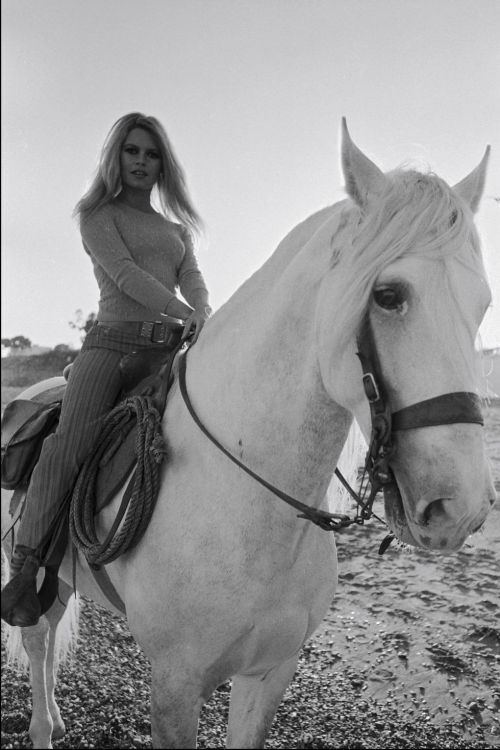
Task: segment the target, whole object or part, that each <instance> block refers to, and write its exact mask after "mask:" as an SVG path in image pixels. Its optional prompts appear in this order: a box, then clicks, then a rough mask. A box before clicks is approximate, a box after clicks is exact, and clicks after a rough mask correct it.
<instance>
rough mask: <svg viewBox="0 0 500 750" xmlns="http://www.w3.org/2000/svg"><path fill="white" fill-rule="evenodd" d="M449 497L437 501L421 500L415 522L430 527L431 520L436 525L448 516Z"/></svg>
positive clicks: (439, 498)
mask: <svg viewBox="0 0 500 750" xmlns="http://www.w3.org/2000/svg"><path fill="white" fill-rule="evenodd" d="M450 499H451V498H449V497H438V498H436V500H424V499H421V500H419V501H418V503H417V507H416V509H415V510H416V513H415V520H416V522H417V523H418V524H419V525H420V526H428V525H429V523H430V522H431V520H432V521H433V522H434V523H435V522H436V521H438V520H439V519H440V518H443V517H444V516H446V506H445V503H446V501H447V500H450Z"/></svg>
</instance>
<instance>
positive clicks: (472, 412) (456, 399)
mask: <svg viewBox="0 0 500 750" xmlns="http://www.w3.org/2000/svg"><path fill="white" fill-rule="evenodd" d="M357 346H358V352H357V354H358V357H359V359H360V362H361V367H362V369H363V387H364V391H365V395H366V398H367V399H368V403H369V405H370V415H371V427H372V429H371V437H370V444H369V447H368V451H367V454H366V461H365V466H364V475H367V477H368V479H369V482H370V494H369V496H368V500H366V501H365V500H364V498H359V499H360V500H361V503H358V510H359V516H360V518H361V519H363V520H367V519H368V518H370V517H371V516H372V515H373V503H374V500H375V496H376V495H377V493H378V492H379V491H380V490H381V489H383V487H384V486H386V485H389V484H394V485H395V486H396V489H397V485H396V481H395V478H394V475H393V473H392V471H391V468H390V465H389V460H390V458H391V457H392V456H393V455H394V445H393V439H392V436H393V433H394V432H399V431H403V430H415V429H420V428H422V427H436V426H438V425H445V424H456V423H459V422H461V423H473V424H480V425H483V424H484V421H483V415H482V411H481V400H480V398H479V396H477V395H476V394H475V393H471V392H468V391H455V392H453V393H443V394H442V395H440V396H434V397H433V398H428V399H425V400H424V401H419V402H417V403H415V404H411V406H405V407H404V408H403V409H400V410H399V411H396V412H391V409H390V406H389V403H388V399H387V394H386V392H385V388H384V379H383V377H382V372H381V367H380V361H379V357H378V353H377V348H376V346H375V340H374V337H373V331H372V327H371V324H370V318H369V315H368V314H367V315H365V318H364V320H363V323H362V325H361V328H360V330H359V333H358V337H357ZM362 489H363V480H362V482H361V490H360V494H362ZM398 492H399V490H398ZM358 523H359V521H358Z"/></svg>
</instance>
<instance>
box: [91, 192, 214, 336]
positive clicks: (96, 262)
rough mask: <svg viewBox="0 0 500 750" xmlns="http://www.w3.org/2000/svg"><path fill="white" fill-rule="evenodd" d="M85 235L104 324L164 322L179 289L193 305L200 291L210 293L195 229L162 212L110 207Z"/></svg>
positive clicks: (98, 215)
mask: <svg viewBox="0 0 500 750" xmlns="http://www.w3.org/2000/svg"><path fill="white" fill-rule="evenodd" d="M80 231H81V235H82V241H83V246H84V248H85V250H86V252H87V253H88V254H89V255H90V258H91V259H92V263H93V266H94V274H95V277H96V279H97V283H98V285H99V290H100V300H99V311H98V314H97V318H98V320H100V321H102V322H111V321H117V320H159V315H160V313H162V312H164V311H165V309H166V308H167V306H168V303H169V302H170V301H171V300H172V299H173V298H174V297H175V296H176V295H175V291H176V289H177V288H179V289H180V292H181V294H182V296H183V297H184V299H185V300H186V302H188V304H190V305H191V306H193V307H194V306H195V302H196V293H195V290H204V291H205V292H206V290H207V288H206V285H205V282H204V280H203V276H202V274H201V271H200V269H199V268H198V263H197V260H196V257H195V254H194V250H193V242H192V239H191V235H190V233H189V231H188V230H187V229H186V228H185V227H183V226H181V225H180V224H176V223H174V222H172V221H168V220H167V219H165V218H164V217H163V216H162V215H161V214H159V213H145V212H144V211H140V210H138V209H135V208H132V207H130V206H128V205H125V204H123V203H118V202H114V203H108V204H107V205H105V206H103V207H102V208H101V209H99V210H98V211H96V212H95V213H93V214H91V215H90V217H88V218H86V219H84V220H83V221H82V222H81V225H80ZM167 312H168V310H167Z"/></svg>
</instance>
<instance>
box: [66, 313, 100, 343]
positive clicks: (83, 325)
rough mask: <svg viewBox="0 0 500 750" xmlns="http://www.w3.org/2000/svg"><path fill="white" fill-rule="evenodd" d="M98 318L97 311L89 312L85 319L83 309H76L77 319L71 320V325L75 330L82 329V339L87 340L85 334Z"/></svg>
mask: <svg viewBox="0 0 500 750" xmlns="http://www.w3.org/2000/svg"><path fill="white" fill-rule="evenodd" d="M96 319H97V315H96V313H93V312H91V313H89V314H88V315H87V317H86V318H85V319H84V317H83V312H82V310H80V309H78V310H75V320H73V321H71V320H70V322H69V327H70V328H73V329H74V330H75V331H80V340H81V341H82V343H83V342H84V341H85V336H86V335H87V333H88V332H89V331H90V329H91V328H92V326H93V325H94V323H95V321H96Z"/></svg>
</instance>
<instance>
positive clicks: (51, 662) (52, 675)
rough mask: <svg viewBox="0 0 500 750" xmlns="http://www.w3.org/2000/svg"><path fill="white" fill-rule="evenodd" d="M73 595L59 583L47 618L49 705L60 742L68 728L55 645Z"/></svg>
mask: <svg viewBox="0 0 500 750" xmlns="http://www.w3.org/2000/svg"><path fill="white" fill-rule="evenodd" d="M72 593H73V589H72V588H71V586H68V584H66V583H64V582H63V581H61V580H60V581H59V596H58V598H57V599H56V600H55V602H54V604H53V605H52V606H51V608H50V609H49V610H48V612H47V613H46V615H45V616H46V618H47V620H48V622H49V625H50V630H49V642H48V648H47V661H46V685H47V703H48V709H49V713H50V716H51V718H52V724H53V727H52V739H53V740H58V739H60V738H61V737H63V736H64V734H65V732H66V727H65V726H64V721H63V720H62V718H61V712H60V711H59V706H58V705H57V703H56V699H55V695H54V691H55V685H56V678H57V663H56V660H55V645H56V635H57V626H58V625H59V622H60V621H61V619H62V617H63V615H64V613H65V611H66V605H67V603H68V601H69V598H70V597H71V595H72Z"/></svg>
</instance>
